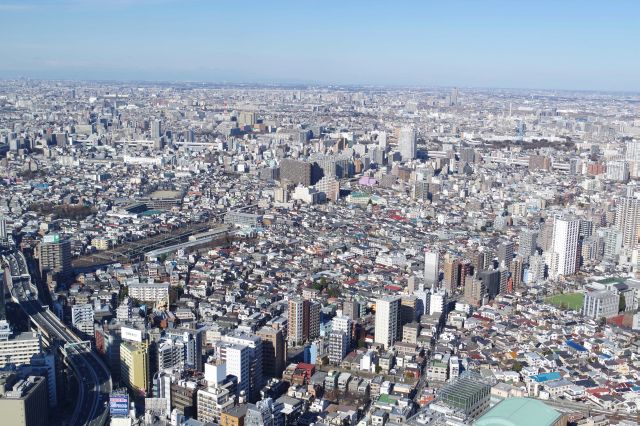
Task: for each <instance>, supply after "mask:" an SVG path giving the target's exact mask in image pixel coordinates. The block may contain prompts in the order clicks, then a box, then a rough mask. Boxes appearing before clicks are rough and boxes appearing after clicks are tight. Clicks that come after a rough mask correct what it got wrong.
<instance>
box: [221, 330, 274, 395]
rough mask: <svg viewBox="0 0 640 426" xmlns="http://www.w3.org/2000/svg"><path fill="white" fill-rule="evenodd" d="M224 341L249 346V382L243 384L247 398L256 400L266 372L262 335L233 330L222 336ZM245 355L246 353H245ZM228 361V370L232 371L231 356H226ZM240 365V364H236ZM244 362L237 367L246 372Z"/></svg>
mask: <svg viewBox="0 0 640 426" xmlns="http://www.w3.org/2000/svg"><path fill="white" fill-rule="evenodd" d="M222 341H223V342H224V343H229V344H233V345H239V346H242V347H246V348H247V354H248V362H249V371H248V373H249V376H248V379H249V382H248V383H247V386H245V384H244V383H243V384H242V389H243V390H246V395H247V398H249V400H251V401H255V400H257V399H258V398H259V396H260V389H262V387H263V386H264V374H263V362H262V354H263V349H262V340H261V339H260V337H258V336H256V335H254V334H248V333H244V332H240V331H232V332H230V333H228V334H226V335H224V336H222ZM243 356H244V355H243ZM226 361H227V372H228V373H229V374H232V373H231V370H229V368H230V366H231V364H230V363H229V358H228V357H227V358H226ZM236 367H238V366H236ZM243 367H244V365H243V364H239V367H238V368H239V369H238V368H236V371H241V372H243V373H244V370H242V368H243ZM238 387H241V385H240V381H238Z"/></svg>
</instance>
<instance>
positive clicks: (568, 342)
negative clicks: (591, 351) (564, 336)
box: [566, 340, 587, 352]
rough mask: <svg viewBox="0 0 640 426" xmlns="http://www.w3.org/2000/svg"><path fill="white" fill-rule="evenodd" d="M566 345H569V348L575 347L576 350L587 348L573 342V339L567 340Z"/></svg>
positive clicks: (580, 350)
mask: <svg viewBox="0 0 640 426" xmlns="http://www.w3.org/2000/svg"><path fill="white" fill-rule="evenodd" d="M566 343H567V346H569V347H570V348H573V349H575V350H576V351H578V352H587V348H585V347H584V346H582V345H580V344H578V343H576V342H574V341H573V340H567V342H566Z"/></svg>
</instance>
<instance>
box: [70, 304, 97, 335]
mask: <svg viewBox="0 0 640 426" xmlns="http://www.w3.org/2000/svg"><path fill="white" fill-rule="evenodd" d="M71 324H72V325H73V326H74V327H75V328H76V330H78V331H79V332H81V333H82V334H84V335H85V336H87V337H89V338H93V334H94V327H93V324H94V312H93V305H91V304H89V303H85V304H81V305H73V306H71Z"/></svg>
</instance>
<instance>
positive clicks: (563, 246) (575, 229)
mask: <svg viewBox="0 0 640 426" xmlns="http://www.w3.org/2000/svg"><path fill="white" fill-rule="evenodd" d="M579 231H580V221H579V220H578V219H574V218H567V217H561V216H558V217H556V218H555V221H554V224H553V247H552V250H551V253H550V256H551V258H550V259H548V263H549V264H550V265H551V267H550V268H549V269H550V271H551V272H550V276H552V277H558V276H564V275H573V274H575V273H576V271H577V266H578V265H577V260H578V233H579Z"/></svg>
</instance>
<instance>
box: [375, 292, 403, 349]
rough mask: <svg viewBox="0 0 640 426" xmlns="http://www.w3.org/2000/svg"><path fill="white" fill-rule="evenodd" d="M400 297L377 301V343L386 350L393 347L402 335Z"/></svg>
mask: <svg viewBox="0 0 640 426" xmlns="http://www.w3.org/2000/svg"><path fill="white" fill-rule="evenodd" d="M400 301H401V297H400V296H385V297H382V298H380V299H377V300H376V316H375V336H374V337H375V342H376V343H380V344H382V345H383V346H384V348H385V349H387V348H389V347H391V346H393V344H394V343H395V342H396V341H397V340H398V339H399V334H400V327H401V325H400Z"/></svg>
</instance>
